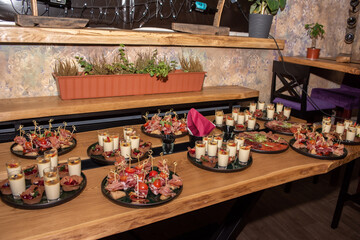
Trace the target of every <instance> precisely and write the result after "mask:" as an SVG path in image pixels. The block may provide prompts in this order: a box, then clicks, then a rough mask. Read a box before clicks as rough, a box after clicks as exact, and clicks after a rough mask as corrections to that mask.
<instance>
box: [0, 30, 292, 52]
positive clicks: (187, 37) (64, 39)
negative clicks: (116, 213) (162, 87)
mask: <svg viewBox="0 0 360 240" xmlns="http://www.w3.org/2000/svg"><path fill="white" fill-rule="evenodd" d="M0 31H1V38H0V41H1V43H7V44H9V43H24V44H29V43H30V44H73V45H74V44H79V45H81V44H87V45H89V44H90V45H119V44H120V43H122V44H125V45H146V46H149V45H150V46H151V45H152V46H193V47H217V48H218V47H226V48H255V49H258V48H259V49H277V47H276V44H275V42H274V40H272V39H265V38H250V37H234V36H213V35H200V34H188V33H176V32H175V33H172V32H171V33H169V32H143V31H133V30H119V29H115V30H114V29H111V30H108V29H96V28H83V29H61V28H38V27H17V26H15V27H14V26H8V27H0ZM277 42H278V45H279V48H280V49H284V45H285V41H284V40H277Z"/></svg>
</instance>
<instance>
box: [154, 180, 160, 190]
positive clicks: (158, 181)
mask: <svg viewBox="0 0 360 240" xmlns="http://www.w3.org/2000/svg"><path fill="white" fill-rule="evenodd" d="M153 184H154V186H155V187H157V188H161V180H160V179H156V180H155V181H154V183H153Z"/></svg>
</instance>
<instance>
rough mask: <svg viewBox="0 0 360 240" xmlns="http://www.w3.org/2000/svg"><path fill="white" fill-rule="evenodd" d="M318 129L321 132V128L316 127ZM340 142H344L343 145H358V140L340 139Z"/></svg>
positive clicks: (359, 143)
mask: <svg viewBox="0 0 360 240" xmlns="http://www.w3.org/2000/svg"><path fill="white" fill-rule="evenodd" d="M318 131H319V132H320V133H321V132H322V128H318ZM355 138H359V139H360V137H356V136H355ZM334 142H338V140H334ZM340 143H341V144H344V145H352V146H355V145H360V141H359V142H355V141H348V140H341V141H340Z"/></svg>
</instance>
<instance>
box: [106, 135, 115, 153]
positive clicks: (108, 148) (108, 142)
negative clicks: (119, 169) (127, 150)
mask: <svg viewBox="0 0 360 240" xmlns="http://www.w3.org/2000/svg"><path fill="white" fill-rule="evenodd" d="M112 150H114V143H113V141H112V140H111V138H110V137H106V138H105V139H104V152H111V151H112Z"/></svg>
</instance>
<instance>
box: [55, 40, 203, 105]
mask: <svg viewBox="0 0 360 240" xmlns="http://www.w3.org/2000/svg"><path fill="white" fill-rule="evenodd" d="M75 59H76V61H77V63H76V62H75V61H74V60H58V61H57V62H56V64H55V68H54V73H53V75H54V78H55V79H56V81H57V85H58V89H59V93H60V98H61V99H63V100H67V99H79V98H98V97H115V96H128V95H142V94H157V93H173V92H189V91H201V89H202V85H203V81H204V77H205V72H203V71H202V66H201V68H198V66H199V65H201V63H200V62H199V61H194V60H193V59H190V60H186V59H182V61H183V62H186V63H188V65H187V67H188V68H189V69H195V67H197V69H201V72H190V71H188V70H186V69H185V70H184V71H175V67H176V64H177V63H176V62H175V61H171V62H169V61H167V60H166V59H165V58H162V59H161V58H159V57H158V54H157V51H156V50H155V51H153V52H152V53H150V52H148V53H139V54H138V56H137V58H136V60H135V61H134V62H130V61H129V60H128V58H127V57H126V54H125V48H124V46H123V45H120V49H119V54H118V55H117V56H116V57H115V58H114V59H113V60H112V62H110V63H109V62H108V61H107V60H106V59H105V57H104V56H101V57H95V58H93V59H89V60H86V59H84V58H83V57H75ZM77 64H78V65H79V66H80V68H81V69H82V71H81V72H79V71H78V68H79V66H77ZM194 64H195V65H194Z"/></svg>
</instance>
